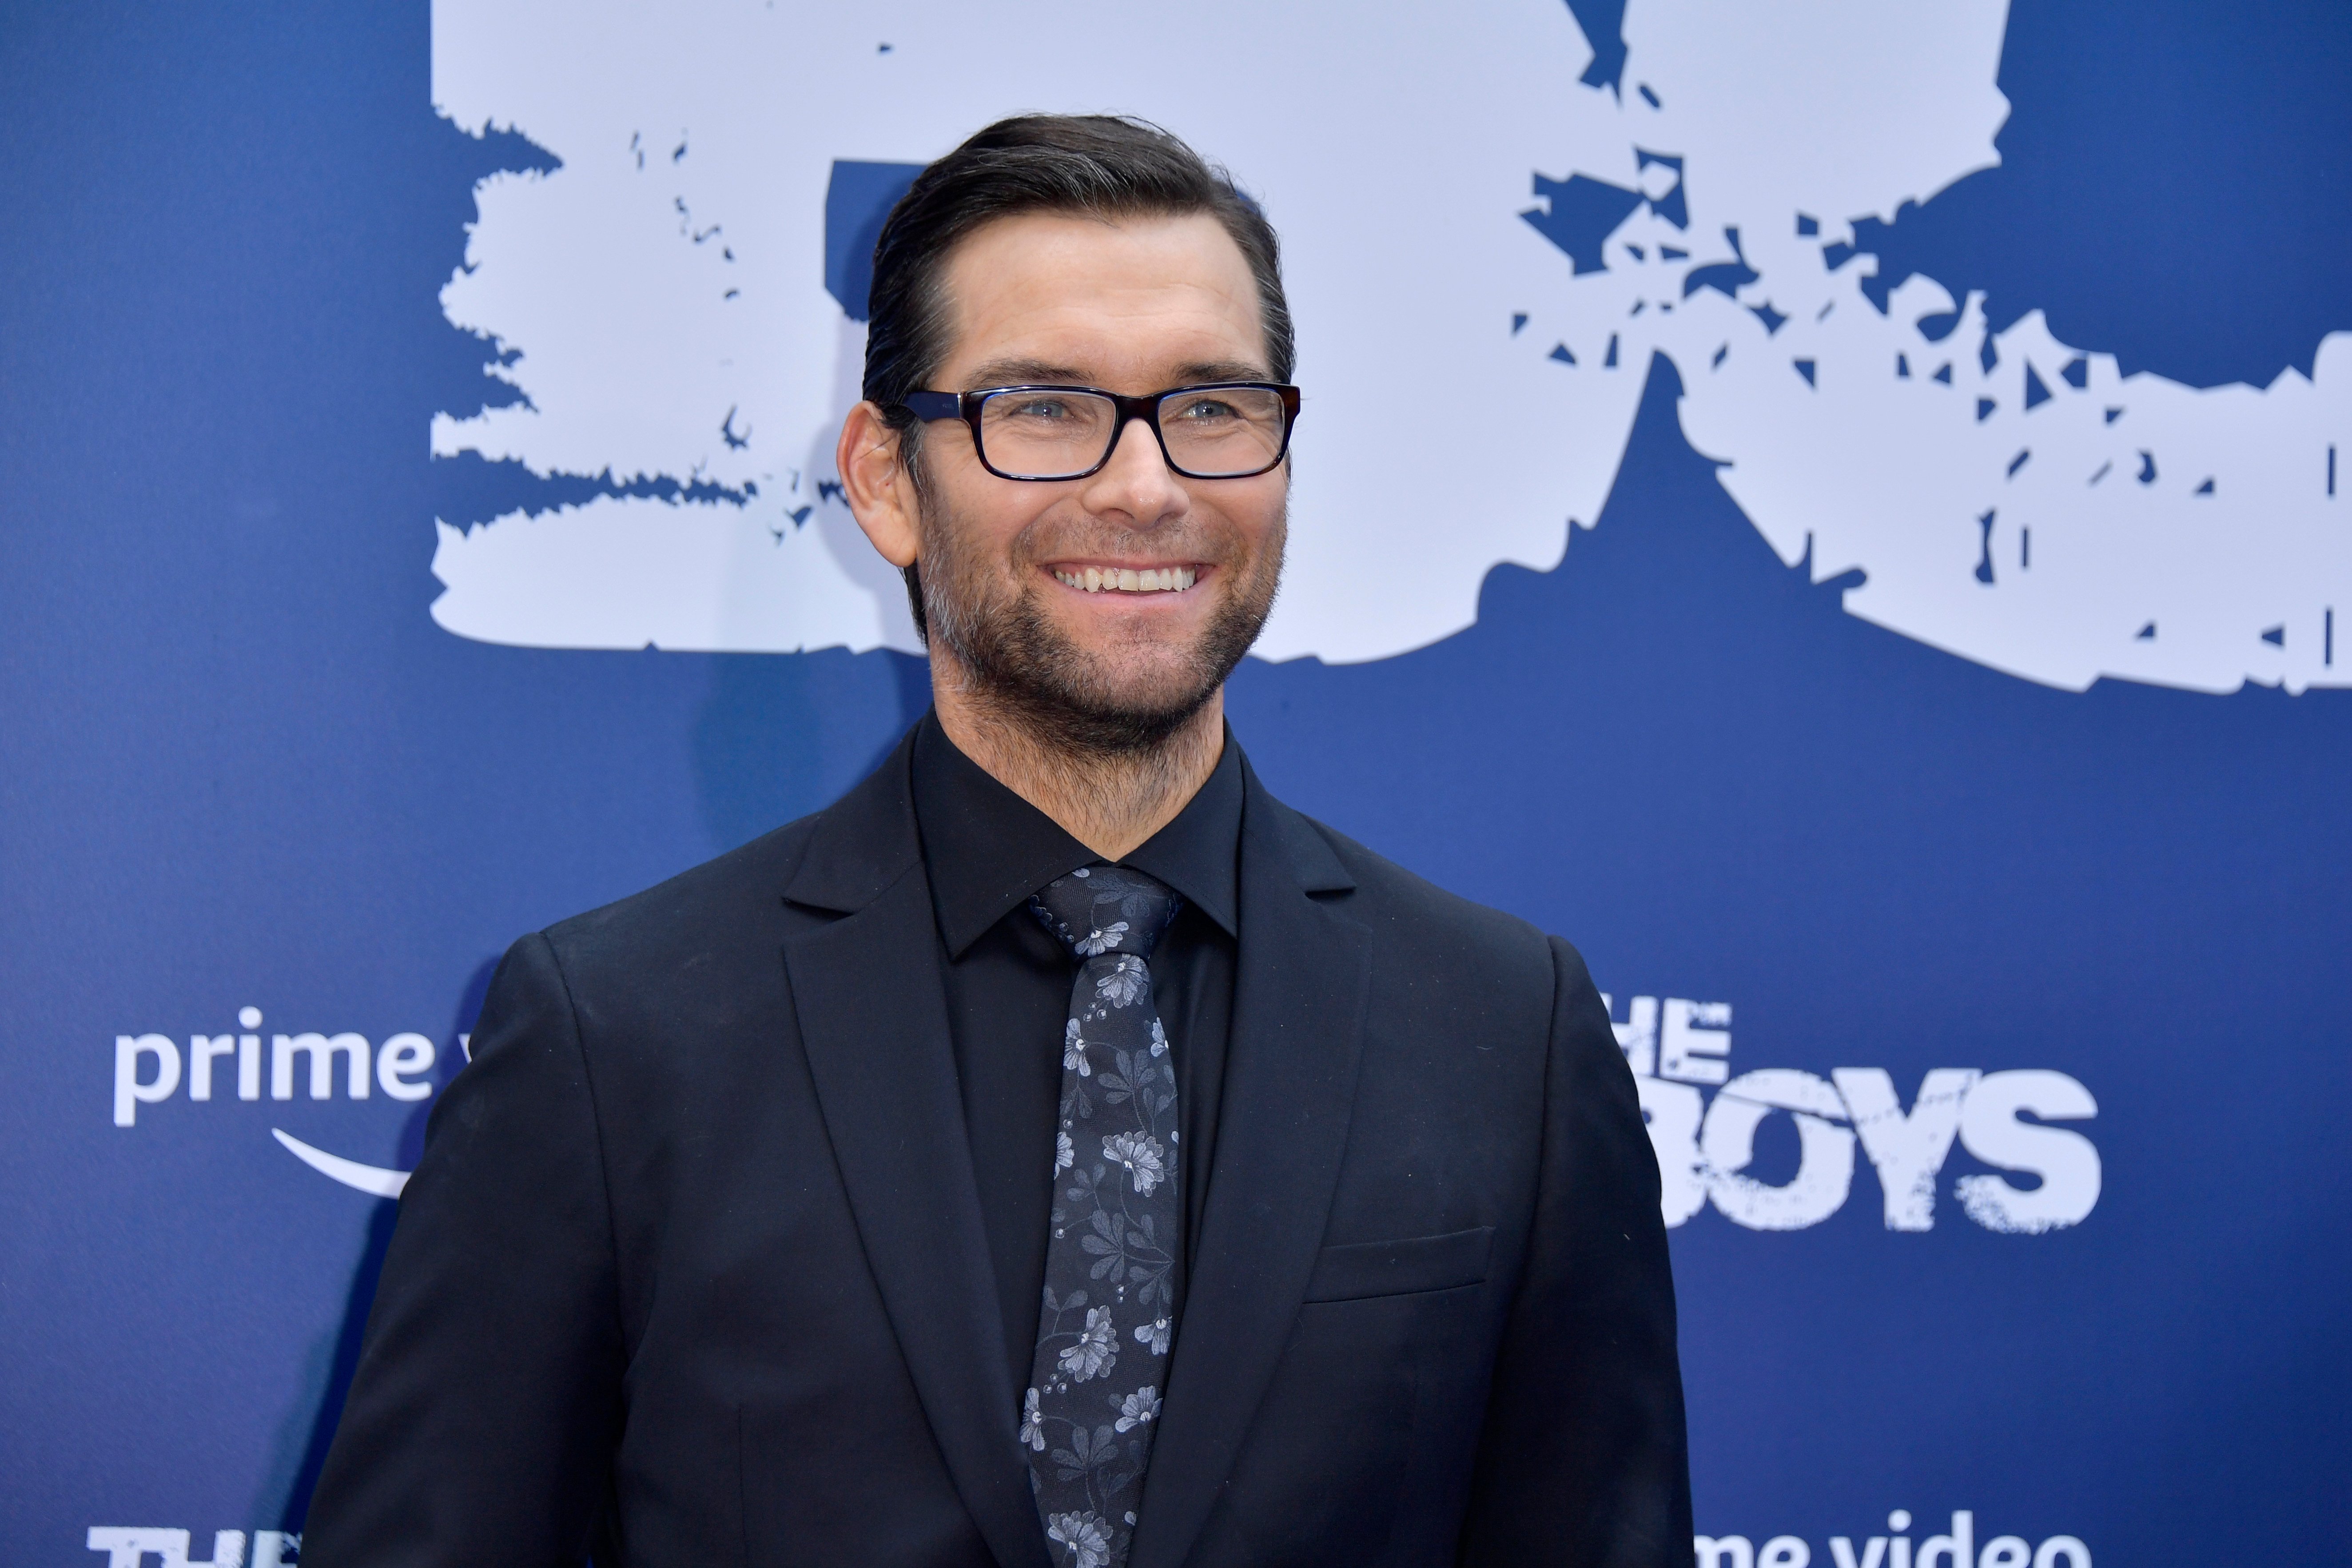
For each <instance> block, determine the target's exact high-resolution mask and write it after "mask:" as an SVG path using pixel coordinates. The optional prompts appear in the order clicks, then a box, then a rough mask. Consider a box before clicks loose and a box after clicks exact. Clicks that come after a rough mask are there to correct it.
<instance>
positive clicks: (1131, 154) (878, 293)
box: [864, 114, 1297, 637]
mask: <svg viewBox="0 0 2352 1568" xmlns="http://www.w3.org/2000/svg"><path fill="white" fill-rule="evenodd" d="M1033 212H1044V213H1073V214H1078V215H1082V216H1088V217H1097V218H1103V219H1109V220H1117V219H1120V218H1129V217H1182V216H1189V215H1191V214H1193V213H1206V214H1208V215H1209V216H1212V217H1214V218H1215V219H1216V220H1217V221H1218V223H1219V224H1221V225H1223V227H1224V230H1225V232H1226V233H1227V234H1228V235H1231V236H1232V237H1233V240H1234V244H1235V245H1237V246H1239V247H1241V252H1242V256H1243V258H1244V259H1245V260H1247V261H1248V263H1249V268H1250V273H1251V276H1252V277H1253V278H1255V279H1256V282H1257V300H1258V317H1259V320H1260V321H1261V322H1262V323H1263V325H1264V327H1265V355H1266V361H1267V364H1268V368H1269V369H1270V370H1271V371H1272V372H1273V374H1274V379H1275V380H1276V381H1288V380H1289V379H1290V374H1291V368H1292V365H1293V363H1294V362H1295V360H1296V357H1297V348H1296V342H1295V339H1294V336H1293V333H1292V331H1291V324H1290V307H1289V304H1288V302H1287V301H1286V300H1285V299H1284V297H1283V292H1282V264H1281V246H1280V243H1279V242H1278V241H1277V240H1276V237H1275V233H1274V226H1272V225H1271V224H1269V223H1267V222H1266V221H1265V215H1264V214H1263V213H1261V212H1259V211H1258V208H1257V205H1256V204H1255V203H1254V202H1252V201H1251V200H1250V199H1249V198H1248V197H1246V196H1244V195H1242V194H1241V193H1240V191H1239V190H1237V189H1236V188H1235V187H1234V183H1233V179H1232V177H1231V176H1230V175H1228V174H1226V173H1225V171H1224V170H1223V169H1222V168H1219V167H1218V166H1217V165H1215V164H1213V163H1209V162H1208V161H1207V160H1206V159H1204V158H1202V156H1201V155H1200V154H1199V153H1195V152H1193V151H1192V148H1190V147H1188V146H1186V145H1185V144H1184V143H1183V142H1181V141H1179V140H1178V139H1177V138H1175V137H1174V136H1171V135H1170V134H1169V133H1168V132H1165V131H1162V130H1161V129H1160V127H1158V126H1156V125H1153V124H1150V122H1148V121H1141V120H1135V119H1130V118H1128V117H1125V116H1119V115H1105V114H1027V115H1020V116H1016V117H1014V118H1013V119H1010V120H1000V121H997V122H996V123H995V124H993V125H991V126H989V127H988V128H987V129H986V130H984V131H981V132H977V133H975V134H974V135H972V136H971V138H970V139H968V140H967V141H966V142H964V143H963V144H962V145H961V146H960V147H958V148H957V149H956V150H955V151H954V152H952V153H949V154H948V155H947V156H946V157H944V158H941V159H940V160H939V162H937V163H933V164H931V165H930V166H929V168H927V169H925V170H924V171H923V172H922V173H921V174H919V175H917V176H916V177H915V183H914V184H913V185H912V186H911V187H909V188H908V192H907V194H906V195H904V196H901V197H900V198H899V199H898V205H896V206H894V207H892V208H891V209H890V216H889V217H888V218H887V220H886V221H885V222H884V223H883V225H882V234H881V237H880V238H879V239H877V241H876V242H875V246H874V281H873V286H872V289H871V290H870V291H869V293H868V295H867V305H866V310H867V322H866V380H865V386H864V392H865V395H866V399H867V401H869V402H871V403H874V404H876V405H878V406H879V407H880V408H881V410H882V414H883V417H884V419H885V420H886V421H887V422H888V424H889V426H890V427H891V428H892V429H894V430H897V431H898V434H899V444H900V447H899V449H900V451H901V453H902V454H903V460H904V461H905V462H906V463H907V464H908V469H909V471H910V472H911V473H913V474H914V476H915V479H916V483H917V485H918V487H920V485H921V483H922V469H921V466H920V448H919V444H920V439H921V425H920V423H919V421H918V420H917V419H916V418H915V416H914V415H913V414H911V413H909V412H908V410H907V409H906V407H905V406H904V405H903V403H902V400H903V399H904V398H905V396H906V395H907V394H908V393H910V392H917V391H922V390H924V389H926V387H927V384H928V383H929V379H930V377H931V376H932V375H934V374H937V372H938V370H939V367H940V361H942V360H943V359H945V358H946V357H947V352H948V332H949V330H950V310H949V306H948V300H947V290H946V286H945V272H946V268H947V259H948V256H949V253H950V251H952V250H953V249H954V248H955V246H956V244H957V242H958V241H960V240H961V239H962V238H963V237H965V236H967V235H969V234H971V232H972V231H973V230H974V229H976V228H978V227H980V226H982V224H985V223H989V222H992V221H993V220H994V219H997V218H1002V217H1012V216H1016V215H1019V214H1022V213H1033ZM931 390H948V389H942V388H933V389H931ZM906 577H907V597H908V602H909V604H910V605H912V607H913V609H914V615H915V629H916V631H917V632H918V633H920V634H923V635H924V636H925V637H928V636H929V627H928V626H927V625H926V617H925V616H924V614H923V595H922V586H921V580H920V577H919V572H918V568H917V567H915V566H909V567H908V568H907V571H906Z"/></svg>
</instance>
